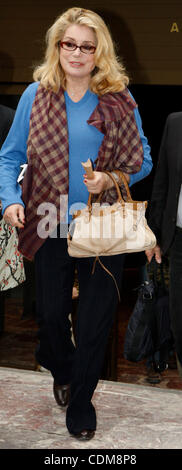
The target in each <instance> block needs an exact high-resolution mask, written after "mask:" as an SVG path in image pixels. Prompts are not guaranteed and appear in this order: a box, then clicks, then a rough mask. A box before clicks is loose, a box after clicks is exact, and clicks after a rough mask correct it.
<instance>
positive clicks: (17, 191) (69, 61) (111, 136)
mask: <svg viewBox="0 0 182 470" xmlns="http://www.w3.org/2000/svg"><path fill="white" fill-rule="evenodd" d="M46 41H47V46H46V53H45V60H44V62H43V63H42V64H41V65H40V66H38V67H37V68H36V70H35V71H34V76H33V77H34V83H32V84H31V85H30V86H28V88H27V89H26V90H25V92H24V93H23V95H22V97H21V99H20V102H19V106H18V109H17V112H16V116H15V120H14V123H13V126H12V128H11V131H10V134H9V136H8V138H7V140H6V142H5V144H4V146H3V148H2V151H1V153H0V171H1V180H0V197H1V199H2V201H3V215H4V218H5V220H6V221H7V222H10V223H11V224H12V225H14V226H16V227H18V229H19V249H20V251H21V253H22V254H23V255H24V256H25V257H27V258H28V259H33V258H34V259H35V270H36V303H37V316H38V320H39V345H38V349H37V351H36V359H37V362H38V363H39V364H40V365H42V366H43V367H45V368H46V369H49V370H50V371H51V374H52V376H53V393H54V397H55V399H56V402H57V404H58V405H59V406H61V407H64V406H67V411H66V425H67V429H68V431H69V432H70V434H71V435H72V436H74V437H75V438H76V439H79V440H84V441H86V440H88V439H92V438H93V437H94V433H95V430H96V426H97V420H96V411H95V407H94V405H93V403H92V397H93V393H94V390H95V388H96V386H97V383H98V380H99V377H100V371H101V368H102V364H103V360H104V355H105V349H106V345H107V340H108V336H109V332H110V330H111V327H112V324H113V320H114V315H115V311H116V307H117V304H118V294H117V290H116V287H115V283H114V282H113V279H112V277H111V276H110V275H108V273H107V272H106V271H105V270H103V269H102V267H101V266H100V265H99V263H97V264H96V267H95V271H94V274H92V268H93V261H94V260H93V258H82V259H79V258H78V259H74V258H71V257H70V256H69V255H68V251H67V239H66V236H67V222H68V223H70V221H71V219H72V216H71V212H72V208H73V207H75V205H76V206H77V208H78V204H80V205H81V206H83V204H86V203H87V200H88V194H89V192H90V193H92V194H93V195H97V194H99V193H100V192H101V191H104V197H103V200H104V201H106V202H108V203H113V202H114V201H115V200H116V199H117V194H116V191H115V188H114V187H113V186H114V185H113V182H112V180H111V179H110V178H109V176H108V175H106V174H105V173H104V171H105V170H107V171H109V172H111V173H112V172H113V173H114V175H115V177H116V179H117V181H118V182H119V184H122V183H121V181H120V171H121V170H122V172H123V173H124V174H125V176H126V178H127V181H128V182H129V184H130V185H132V184H134V183H135V182H136V181H139V180H140V179H142V178H144V177H145V176H147V175H148V174H149V173H150V171H151V168H152V160H151V156H150V147H149V145H148V141H147V138H146V137H145V136H144V133H143V129H142V123H141V118H140V114H139V111H138V107H137V104H136V103H135V100H134V98H133V97H132V96H131V93H130V92H129V90H128V88H127V86H128V83H129V80H128V76H127V74H126V71H125V69H124V67H123V64H122V63H121V62H120V61H119V59H118V58H117V56H116V53H115V50H114V46H113V41H112V38H111V35H110V33H109V30H108V28H107V26H106V24H105V23H104V21H103V20H102V18H101V17H100V16H99V15H97V14H96V13H95V12H93V11H90V10H86V9H82V8H70V9H68V10H67V11H66V12H64V13H63V14H62V15H61V16H59V18H58V19H57V20H56V21H55V22H54V24H53V25H52V26H51V27H50V28H49V30H48V32H47V36H46ZM88 158H90V159H91V160H92V161H93V166H94V175H93V178H92V179H89V178H87V176H86V175H85V174H84V172H83V171H82V166H81V162H84V161H87V160H88ZM27 161H28V167H27V170H26V172H25V176H24V180H23V184H22V192H21V188H20V187H19V186H17V184H16V179H17V173H18V171H19V166H20V165H22V164H25V163H27ZM7 188H8V190H7ZM65 201H66V202H67V201H68V205H67V204H65ZM46 204H47V205H46ZM46 207H47V208H53V217H52V218H51V224H50V225H51V230H52V232H51V233H50V231H47V232H46V234H45V233H44V235H43V233H42V232H41V228H42V227H43V225H41V224H42V222H43V220H44V217H45V210H46ZM65 207H66V209H65ZM55 208H56V213H55ZM44 209H45V210H44ZM41 211H43V212H42V214H43V216H42V214H41ZM60 213H61V216H60ZM65 213H67V214H68V220H66V219H65V218H64V217H65ZM105 258H107V259H105ZM105 258H104V264H105V266H106V267H107V269H108V270H109V271H110V272H111V273H112V275H113V276H114V277H115V279H116V282H117V284H118V286H121V279H122V267H123V260H124V257H123V256H122V255H117V256H107V257H105ZM101 260H102V257H101ZM75 266H76V269H77V273H78V283H79V302H78V310H77V321H76V328H75V330H76V334H75V343H76V346H75V345H74V344H73V342H72V341H71V325H70V322H69V318H68V316H69V314H70V312H71V303H72V287H73V282H74V273H75Z"/></svg>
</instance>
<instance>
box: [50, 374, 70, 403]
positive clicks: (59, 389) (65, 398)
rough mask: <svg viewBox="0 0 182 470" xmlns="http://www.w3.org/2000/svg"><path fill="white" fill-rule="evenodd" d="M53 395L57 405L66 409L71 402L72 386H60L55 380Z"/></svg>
mask: <svg viewBox="0 0 182 470" xmlns="http://www.w3.org/2000/svg"><path fill="white" fill-rule="evenodd" d="M53 393H54V398H55V400H56V403H57V404H58V405H59V406H62V407H65V406H67V405H68V402H69V395H70V386H69V385H58V384H57V383H56V382H55V380H54V383H53Z"/></svg>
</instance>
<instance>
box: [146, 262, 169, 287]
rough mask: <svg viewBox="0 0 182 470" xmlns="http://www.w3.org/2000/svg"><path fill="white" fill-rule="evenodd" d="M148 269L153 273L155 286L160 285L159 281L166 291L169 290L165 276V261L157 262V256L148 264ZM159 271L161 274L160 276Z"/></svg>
mask: <svg viewBox="0 0 182 470" xmlns="http://www.w3.org/2000/svg"><path fill="white" fill-rule="evenodd" d="M148 271H149V274H151V275H152V279H153V282H154V286H155V288H157V287H158V286H159V282H160V283H161V286H162V288H163V290H164V291H166V290H167V286H166V282H165V278H164V263H163V262H162V263H157V261H156V260H155V258H152V260H151V262H150V264H149V266H148ZM158 273H159V276H158Z"/></svg>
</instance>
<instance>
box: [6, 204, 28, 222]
mask: <svg viewBox="0 0 182 470" xmlns="http://www.w3.org/2000/svg"><path fill="white" fill-rule="evenodd" d="M3 218H4V220H5V222H6V223H7V224H9V225H12V226H14V227H18V228H24V224H25V211H24V207H23V206H22V205H21V204H11V205H10V206H8V207H7V208H6V209H5V211H4V215H3Z"/></svg>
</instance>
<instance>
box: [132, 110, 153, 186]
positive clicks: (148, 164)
mask: <svg viewBox="0 0 182 470" xmlns="http://www.w3.org/2000/svg"><path fill="white" fill-rule="evenodd" d="M134 115H135V120H136V124H137V127H138V131H139V134H140V139H141V142H142V146H143V162H142V166H141V169H140V170H139V171H138V172H137V173H132V174H131V175H130V182H129V186H132V185H133V184H134V183H137V182H138V181H140V180H142V179H143V178H146V176H148V175H149V173H150V172H151V170H152V167H153V163H152V158H151V155H150V151H151V149H150V146H149V144H148V140H147V137H146V136H145V135H144V132H143V129H142V120H141V117H140V113H139V111H138V107H136V108H135V109H134Z"/></svg>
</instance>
